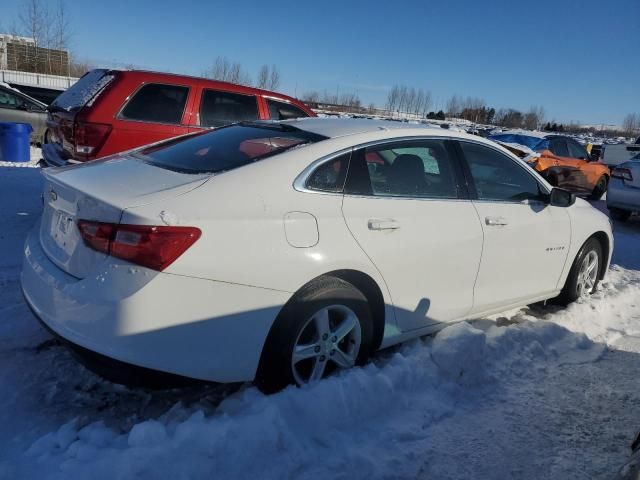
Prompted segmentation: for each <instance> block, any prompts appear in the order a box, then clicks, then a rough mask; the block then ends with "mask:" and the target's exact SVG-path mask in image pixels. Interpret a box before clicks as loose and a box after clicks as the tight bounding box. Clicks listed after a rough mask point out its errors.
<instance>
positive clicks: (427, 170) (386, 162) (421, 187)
mask: <svg viewBox="0 0 640 480" xmlns="http://www.w3.org/2000/svg"><path fill="white" fill-rule="evenodd" d="M351 164H352V167H353V168H352V167H350V169H349V177H350V178H349V180H348V187H349V188H348V191H349V193H355V194H364V195H375V196H391V197H412V198H458V188H457V181H456V173H455V167H454V164H453V159H452V158H451V156H450V154H449V151H448V149H447V147H446V145H445V143H444V141H442V140H418V141H415V140H411V141H406V142H398V143H393V144H384V145H379V146H372V147H367V148H365V149H362V150H359V151H358V152H356V154H354V159H353V160H352V162H351Z"/></svg>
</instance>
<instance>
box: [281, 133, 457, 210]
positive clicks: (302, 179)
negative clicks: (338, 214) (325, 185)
mask: <svg viewBox="0 0 640 480" xmlns="http://www.w3.org/2000/svg"><path fill="white" fill-rule="evenodd" d="M455 139H456V137H451V136H447V135H443V136H428V137H425V136H417V137H415V136H405V137H396V138H385V139H382V140H371V141H369V142H364V143H360V144H358V145H353V146H351V147H347V148H343V149H342V150H339V151H337V152H334V153H331V154H329V155H325V156H324V157H321V158H319V159H317V160H315V161H314V162H312V163H311V164H310V165H309V166H307V168H305V169H304V170H303V171H302V172H301V173H300V174H299V175H298V176H297V177H296V179H295V180H294V181H293V188H294V189H295V190H297V191H299V192H304V193H321V194H325V195H345V196H349V197H364V198H396V199H413V200H461V199H459V198H448V197H409V196H400V195H393V196H391V195H356V194H350V193H349V194H345V193H344V192H339V193H338V192H326V191H323V190H312V189H310V188H307V186H306V184H307V180H308V179H309V177H310V176H311V173H313V171H315V169H316V168H317V167H319V166H320V165H322V164H323V163H325V162H328V161H331V160H332V159H334V158H336V157H337V156H340V155H344V154H345V153H347V152H349V151H351V152H354V151H355V150H359V149H361V148H367V147H371V146H374V145H386V144H389V143H396V142H402V141H406V140H414V141H421V140H455ZM348 175H349V172H347V176H348ZM345 181H346V178H345ZM463 200H465V199H463Z"/></svg>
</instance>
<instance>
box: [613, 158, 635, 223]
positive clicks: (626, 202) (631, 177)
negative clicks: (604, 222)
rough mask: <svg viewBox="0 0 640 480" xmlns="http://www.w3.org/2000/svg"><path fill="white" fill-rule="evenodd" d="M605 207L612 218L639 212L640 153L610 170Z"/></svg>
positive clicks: (624, 216)
mask: <svg viewBox="0 0 640 480" xmlns="http://www.w3.org/2000/svg"><path fill="white" fill-rule="evenodd" d="M607 208H608V209H609V211H610V212H611V217H612V218H614V219H615V220H621V221H625V220H627V219H628V218H629V217H630V216H631V214H632V213H633V212H640V154H638V155H636V156H635V157H633V158H632V159H631V160H629V161H628V162H625V163H621V164H620V165H618V166H617V167H615V168H614V169H613V170H612V171H611V180H610V181H609V189H608V190H607Z"/></svg>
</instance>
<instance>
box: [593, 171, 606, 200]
mask: <svg viewBox="0 0 640 480" xmlns="http://www.w3.org/2000/svg"><path fill="white" fill-rule="evenodd" d="M608 183H609V181H608V180H607V176H606V175H602V176H601V177H600V178H599V179H598V183H596V186H595V188H594V189H593V191H592V192H591V195H589V200H600V199H601V198H602V195H604V192H606V191H607V184H608Z"/></svg>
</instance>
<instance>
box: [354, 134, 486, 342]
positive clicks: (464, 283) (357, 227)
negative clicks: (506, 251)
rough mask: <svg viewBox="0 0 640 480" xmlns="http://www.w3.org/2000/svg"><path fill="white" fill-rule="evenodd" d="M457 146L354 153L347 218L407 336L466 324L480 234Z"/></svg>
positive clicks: (433, 142)
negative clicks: (464, 185)
mask: <svg viewBox="0 0 640 480" xmlns="http://www.w3.org/2000/svg"><path fill="white" fill-rule="evenodd" d="M457 162H458V159H457V157H456V154H455V148H454V145H453V144H452V143H451V142H448V141H443V140H438V139H425V140H406V141H396V142H394V143H382V144H379V145H374V146H371V147H367V148H363V149H360V150H356V151H354V153H353V155H352V158H351V163H350V166H349V174H348V178H347V182H346V185H345V196H344V200H343V214H344V218H345V221H346V223H347V226H348V227H349V230H350V231H351V233H352V235H353V236H354V238H355V239H356V241H357V242H358V244H359V245H360V247H361V248H362V249H363V250H364V252H365V253H366V254H367V255H368V256H369V258H371V260H372V262H373V263H374V264H375V266H376V267H377V269H378V270H379V271H380V273H381V275H382V276H383V278H384V280H385V282H386V284H387V287H388V289H389V292H390V295H391V298H392V301H393V306H394V309H395V312H396V320H397V323H398V326H399V328H400V329H401V330H404V331H407V330H413V329H416V328H421V327H425V326H428V325H431V324H434V323H437V322H447V321H451V320H456V319H459V318H461V317H464V316H465V315H466V314H467V313H468V312H469V311H470V310H471V307H472V305H473V285H474V282H475V279H476V274H477V272H478V267H479V263H480V255H481V251H482V227H481V226H480V222H479V220H478V215H477V213H476V211H475V208H474V206H473V204H472V202H471V201H470V200H469V199H468V198H465V197H466V190H464V189H463V188H462V187H461V186H460V185H459V183H460V182H459V179H460V178H461V175H462V173H461V170H460V168H459V164H458V163H457Z"/></svg>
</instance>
